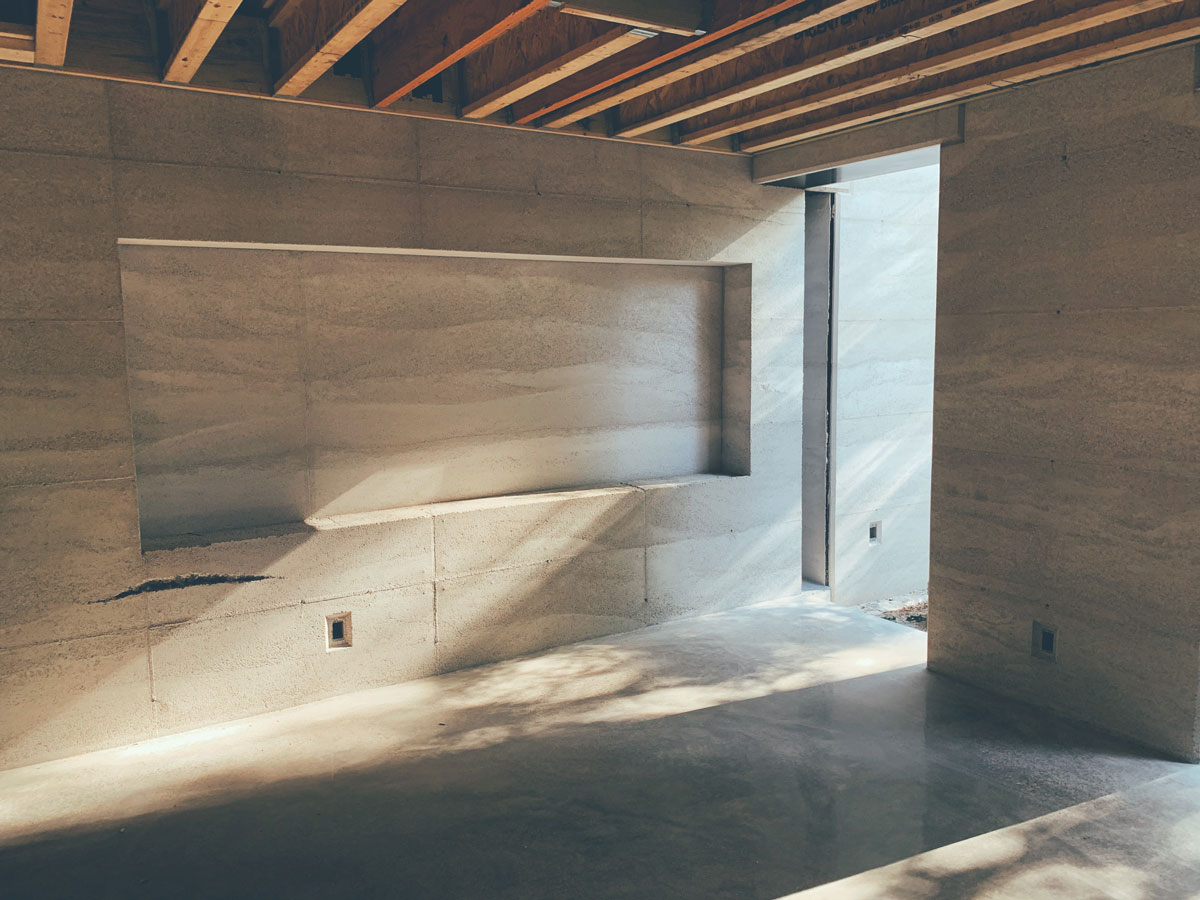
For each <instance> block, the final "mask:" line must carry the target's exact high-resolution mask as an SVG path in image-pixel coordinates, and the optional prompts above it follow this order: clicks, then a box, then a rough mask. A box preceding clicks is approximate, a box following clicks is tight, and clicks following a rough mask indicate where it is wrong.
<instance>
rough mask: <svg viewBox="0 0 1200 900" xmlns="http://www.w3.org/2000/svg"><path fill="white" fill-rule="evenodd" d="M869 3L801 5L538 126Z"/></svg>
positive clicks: (834, 0) (574, 117)
mask: <svg viewBox="0 0 1200 900" xmlns="http://www.w3.org/2000/svg"><path fill="white" fill-rule="evenodd" d="M873 2H874V0H817V2H815V3H806V4H803V5H801V6H798V7H796V8H794V9H791V10H788V11H787V12H785V13H781V14H780V15H778V16H775V17H773V18H771V19H768V20H766V21H763V22H760V23H759V24H757V25H753V26H751V27H750V28H744V29H742V30H740V31H736V32H734V33H733V34H731V35H729V36H728V37H726V38H723V39H722V40H720V41H716V42H714V43H712V44H711V45H709V46H707V47H705V48H703V49H702V50H698V51H695V52H691V53H689V54H688V55H686V56H684V57H682V58H680V59H677V60H674V61H672V62H671V63H669V64H667V65H662V66H656V67H655V68H653V69H651V70H649V71H647V72H645V73H643V74H641V75H637V76H635V77H633V78H629V79H626V80H625V81H622V82H621V83H619V84H616V85H614V86H613V87H611V88H608V89H607V90H603V91H600V92H598V93H596V94H593V95H591V96H589V97H586V98H585V99H583V100H581V101H579V102H578V103H572V104H571V105H570V106H567V107H564V108H563V109H561V110H559V111H558V112H556V113H552V114H551V115H550V116H548V117H547V118H546V120H545V121H544V122H543V124H544V125H547V126H549V127H551V128H563V127H565V126H567V125H571V124H573V123H575V122H578V121H579V120H580V119H583V118H586V117H588V116H594V115H596V114H597V113H600V112H603V111H604V110H606V109H609V108H610V107H613V106H617V105H618V104H621V103H624V102H626V101H628V100H632V99H634V98H636V97H641V96H644V95H645V94H649V93H651V92H653V91H657V90H660V89H662V88H665V87H667V86H668V85H672V84H675V83H676V82H679V81H683V80H684V79H685V78H690V77H692V76H693V75H698V74H699V73H701V72H705V71H707V70H709V69H713V68H716V67H717V66H719V65H721V64H723V63H728V62H732V61H733V60H736V59H738V58H740V57H742V56H745V55H746V54H747V53H753V52H754V51H755V50H759V49H761V48H763V47H766V46H769V45H770V44H773V43H776V42H777V41H781V40H784V39H785V38H789V37H792V36H794V35H797V34H800V33H802V32H804V31H807V30H809V29H810V28H815V27H817V26H818V25H822V24H824V23H826V22H829V21H832V20H833V19H837V18H840V17H841V16H844V15H846V14H848V13H853V12H856V11H858V10H860V9H862V8H863V7H866V6H870V5H872V3H873Z"/></svg>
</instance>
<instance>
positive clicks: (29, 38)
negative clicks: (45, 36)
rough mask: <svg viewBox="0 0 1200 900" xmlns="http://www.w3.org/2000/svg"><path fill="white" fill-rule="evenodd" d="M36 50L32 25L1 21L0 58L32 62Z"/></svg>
mask: <svg viewBox="0 0 1200 900" xmlns="http://www.w3.org/2000/svg"><path fill="white" fill-rule="evenodd" d="M35 52H36V51H35V49H34V28H33V26H32V25H16V24H13V23H11V22H0V59H6V60H8V61H9V62H21V63H31V62H33V61H34V56H35Z"/></svg>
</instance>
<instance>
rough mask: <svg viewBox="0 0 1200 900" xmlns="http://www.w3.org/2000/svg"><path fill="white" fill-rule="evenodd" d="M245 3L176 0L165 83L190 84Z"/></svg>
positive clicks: (169, 22) (170, 17)
mask: <svg viewBox="0 0 1200 900" xmlns="http://www.w3.org/2000/svg"><path fill="white" fill-rule="evenodd" d="M241 2H242V0H173V2H172V3H171V6H170V7H169V8H168V10H167V28H168V32H169V34H170V38H171V52H170V55H169V56H168V58H167V65H166V69H165V71H164V72H163V81H170V82H174V83H177V84H187V83H188V82H189V81H191V80H192V78H194V77H195V75H196V70H197V69H199V68H200V65H201V63H203V62H204V58H205V57H206V56H208V52H209V51H210V50H212V47H213V44H215V43H216V42H217V38H219V37H220V36H221V32H222V31H224V30H225V26H226V25H228V24H229V20H230V19H232V18H233V14H234V13H235V12H237V9H238V7H239V6H241Z"/></svg>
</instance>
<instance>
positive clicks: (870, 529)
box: [867, 522, 883, 544]
mask: <svg viewBox="0 0 1200 900" xmlns="http://www.w3.org/2000/svg"><path fill="white" fill-rule="evenodd" d="M882 540H883V523H882V522H872V523H871V524H870V525H868V526H867V543H869V544H878V543H879V542H880V541H882Z"/></svg>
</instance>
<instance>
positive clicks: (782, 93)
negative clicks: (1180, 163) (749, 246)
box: [680, 0, 1183, 145]
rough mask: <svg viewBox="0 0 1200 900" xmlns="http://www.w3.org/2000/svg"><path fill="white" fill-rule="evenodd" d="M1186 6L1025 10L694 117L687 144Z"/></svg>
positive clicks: (1082, 4) (686, 127)
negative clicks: (823, 80) (817, 80)
mask: <svg viewBox="0 0 1200 900" xmlns="http://www.w3.org/2000/svg"><path fill="white" fill-rule="evenodd" d="M1182 2H1183V0H1110V2H1107V3H1099V4H1097V3H1096V2H1095V0H1074V2H1072V3H1069V4H1065V3H1043V4H1037V5H1036V8H1035V9H1033V10H1029V9H1028V8H1019V9H1016V10H1012V11H1011V12H1009V13H1006V14H1003V15H999V16H995V17H993V18H989V19H985V20H983V21H981V22H976V23H972V24H971V25H969V26H967V27H965V28H961V29H957V30H955V31H954V32H953V33H950V34H944V35H939V36H937V37H936V38H935V39H930V40H928V41H924V42H921V43H918V44H910V45H908V46H905V47H902V48H901V49H900V50H898V51H893V52H890V53H886V54H883V55H881V56H879V57H877V58H875V59H872V60H868V61H865V62H863V63H859V64H855V65H853V66H849V67H843V68H840V69H838V70H835V71H834V72H833V73H831V77H830V78H829V79H828V80H827V83H819V84H818V83H815V82H814V80H813V79H806V80H804V81H802V82H798V83H796V84H793V85H790V86H789V87H787V88H784V89H782V90H777V91H771V92H768V93H765V94H762V95H759V96H758V97H755V98H753V99H752V100H750V101H744V102H742V103H739V104H735V105H734V106H731V107H729V108H726V109H722V110H718V111H716V112H714V113H712V114H709V115H707V116H704V117H697V118H695V119H689V120H687V121H685V122H684V124H683V127H682V129H681V135H680V139H681V142H682V143H684V144H688V145H697V144H704V143H707V142H708V141H713V140H718V139H720V138H724V137H728V136H729V135H732V134H737V133H739V132H742V131H746V130H748V129H750V128H758V127H762V126H766V125H770V124H772V123H774V122H779V121H783V120H785V119H790V118H795V117H796V116H798V115H803V114H806V113H811V112H815V111H816V110H819V109H824V108H826V107H829V106H834V105H836V104H838V103H841V102H844V101H848V100H854V99H857V98H859V97H864V96H867V95H868V94H874V93H878V92H880V91H883V90H887V89H888V88H892V87H897V86H899V85H902V84H906V83H908V82H912V81H917V80H919V79H922V78H929V77H931V76H934V75H940V74H942V73H944V72H947V71H950V70H952V69H957V68H962V67H965V66H969V65H973V64H975V63H978V62H981V61H983V60H986V59H991V58H993V57H996V56H1000V55H1001V54H1004V53H1010V52H1013V51H1016V50H1021V49H1024V48H1026V47H1032V46H1036V45H1038V44H1043V43H1047V42H1049V41H1053V40H1056V39H1058V38H1061V37H1065V36H1067V35H1070V34H1074V33H1075V32H1078V31H1085V30H1087V29H1089V28H1095V27H1099V26H1101V25H1106V24H1108V23H1110V22H1114V21H1118V20H1120V19H1124V18H1129V17H1131V16H1135V15H1138V14H1140V13H1144V12H1149V11H1151V10H1154V9H1158V8H1161V7H1166V6H1171V5H1174V4H1176V3H1182Z"/></svg>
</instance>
